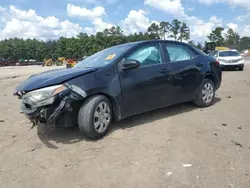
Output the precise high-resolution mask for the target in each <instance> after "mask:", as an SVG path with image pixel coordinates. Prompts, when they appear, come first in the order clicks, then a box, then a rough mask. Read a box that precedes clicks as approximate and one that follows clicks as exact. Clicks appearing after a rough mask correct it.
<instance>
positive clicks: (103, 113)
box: [94, 102, 111, 133]
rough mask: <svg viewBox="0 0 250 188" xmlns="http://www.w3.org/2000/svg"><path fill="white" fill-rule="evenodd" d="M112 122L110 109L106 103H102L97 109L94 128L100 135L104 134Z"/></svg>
mask: <svg viewBox="0 0 250 188" xmlns="http://www.w3.org/2000/svg"><path fill="white" fill-rule="evenodd" d="M110 120H111V112H110V107H109V105H108V104H107V103H106V102H101V103H100V104H99V105H98V106H97V107H96V109H95V113H94V127H95V130H96V131H97V132H98V133H103V132H104V131H105V130H106V129H107V128H108V125H109V123H110Z"/></svg>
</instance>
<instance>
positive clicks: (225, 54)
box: [219, 51, 240, 57]
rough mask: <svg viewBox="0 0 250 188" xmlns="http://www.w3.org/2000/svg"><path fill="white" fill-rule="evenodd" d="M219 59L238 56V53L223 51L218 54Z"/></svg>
mask: <svg viewBox="0 0 250 188" xmlns="http://www.w3.org/2000/svg"><path fill="white" fill-rule="evenodd" d="M219 56H220V57H228V56H240V53H239V52H237V51H224V52H220V53H219Z"/></svg>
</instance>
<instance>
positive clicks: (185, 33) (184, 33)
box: [178, 22, 190, 42]
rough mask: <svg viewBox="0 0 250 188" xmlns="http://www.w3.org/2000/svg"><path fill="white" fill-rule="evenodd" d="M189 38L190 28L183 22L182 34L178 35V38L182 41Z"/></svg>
mask: <svg viewBox="0 0 250 188" xmlns="http://www.w3.org/2000/svg"><path fill="white" fill-rule="evenodd" d="M189 39H190V29H189V27H188V26H187V24H186V23H184V22H182V23H181V26H180V36H179V37H178V40H180V41H181V42H182V41H183V40H189Z"/></svg>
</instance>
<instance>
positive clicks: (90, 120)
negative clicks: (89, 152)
mask: <svg viewBox="0 0 250 188" xmlns="http://www.w3.org/2000/svg"><path fill="white" fill-rule="evenodd" d="M104 104H106V105H107V106H108V107H106V109H108V110H106V112H105V110H104V108H103V105H104ZM99 111H100V112H99ZM108 112H109V113H108ZM100 114H101V115H100ZM108 114H109V117H108ZM112 118H113V110H112V106H111V103H110V101H109V100H108V98H107V97H105V96H103V95H97V96H92V97H90V98H88V99H87V100H86V101H85V102H84V103H83V105H82V106H81V108H80V110H79V114H78V126H79V129H80V131H81V132H82V133H83V134H84V135H85V136H86V137H87V138H89V139H94V140H97V139H100V138H102V137H103V136H105V134H106V133H107V132H108V129H109V127H110V125H111V122H112ZM104 124H105V125H104Z"/></svg>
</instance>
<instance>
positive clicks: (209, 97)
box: [194, 78, 215, 108]
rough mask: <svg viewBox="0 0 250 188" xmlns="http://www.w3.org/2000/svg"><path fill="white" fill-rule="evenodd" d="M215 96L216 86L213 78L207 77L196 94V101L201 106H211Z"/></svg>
mask: <svg viewBox="0 0 250 188" xmlns="http://www.w3.org/2000/svg"><path fill="white" fill-rule="evenodd" d="M214 98H215V87H214V83H213V82H212V80H210V79H207V78H205V79H204V80H203V81H202V83H201V86H200V88H199V91H198V93H197V96H196V100H195V101H194V103H195V104H196V105H197V106H199V107H202V108H204V107H208V106H211V105H212V104H213V102H214Z"/></svg>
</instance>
